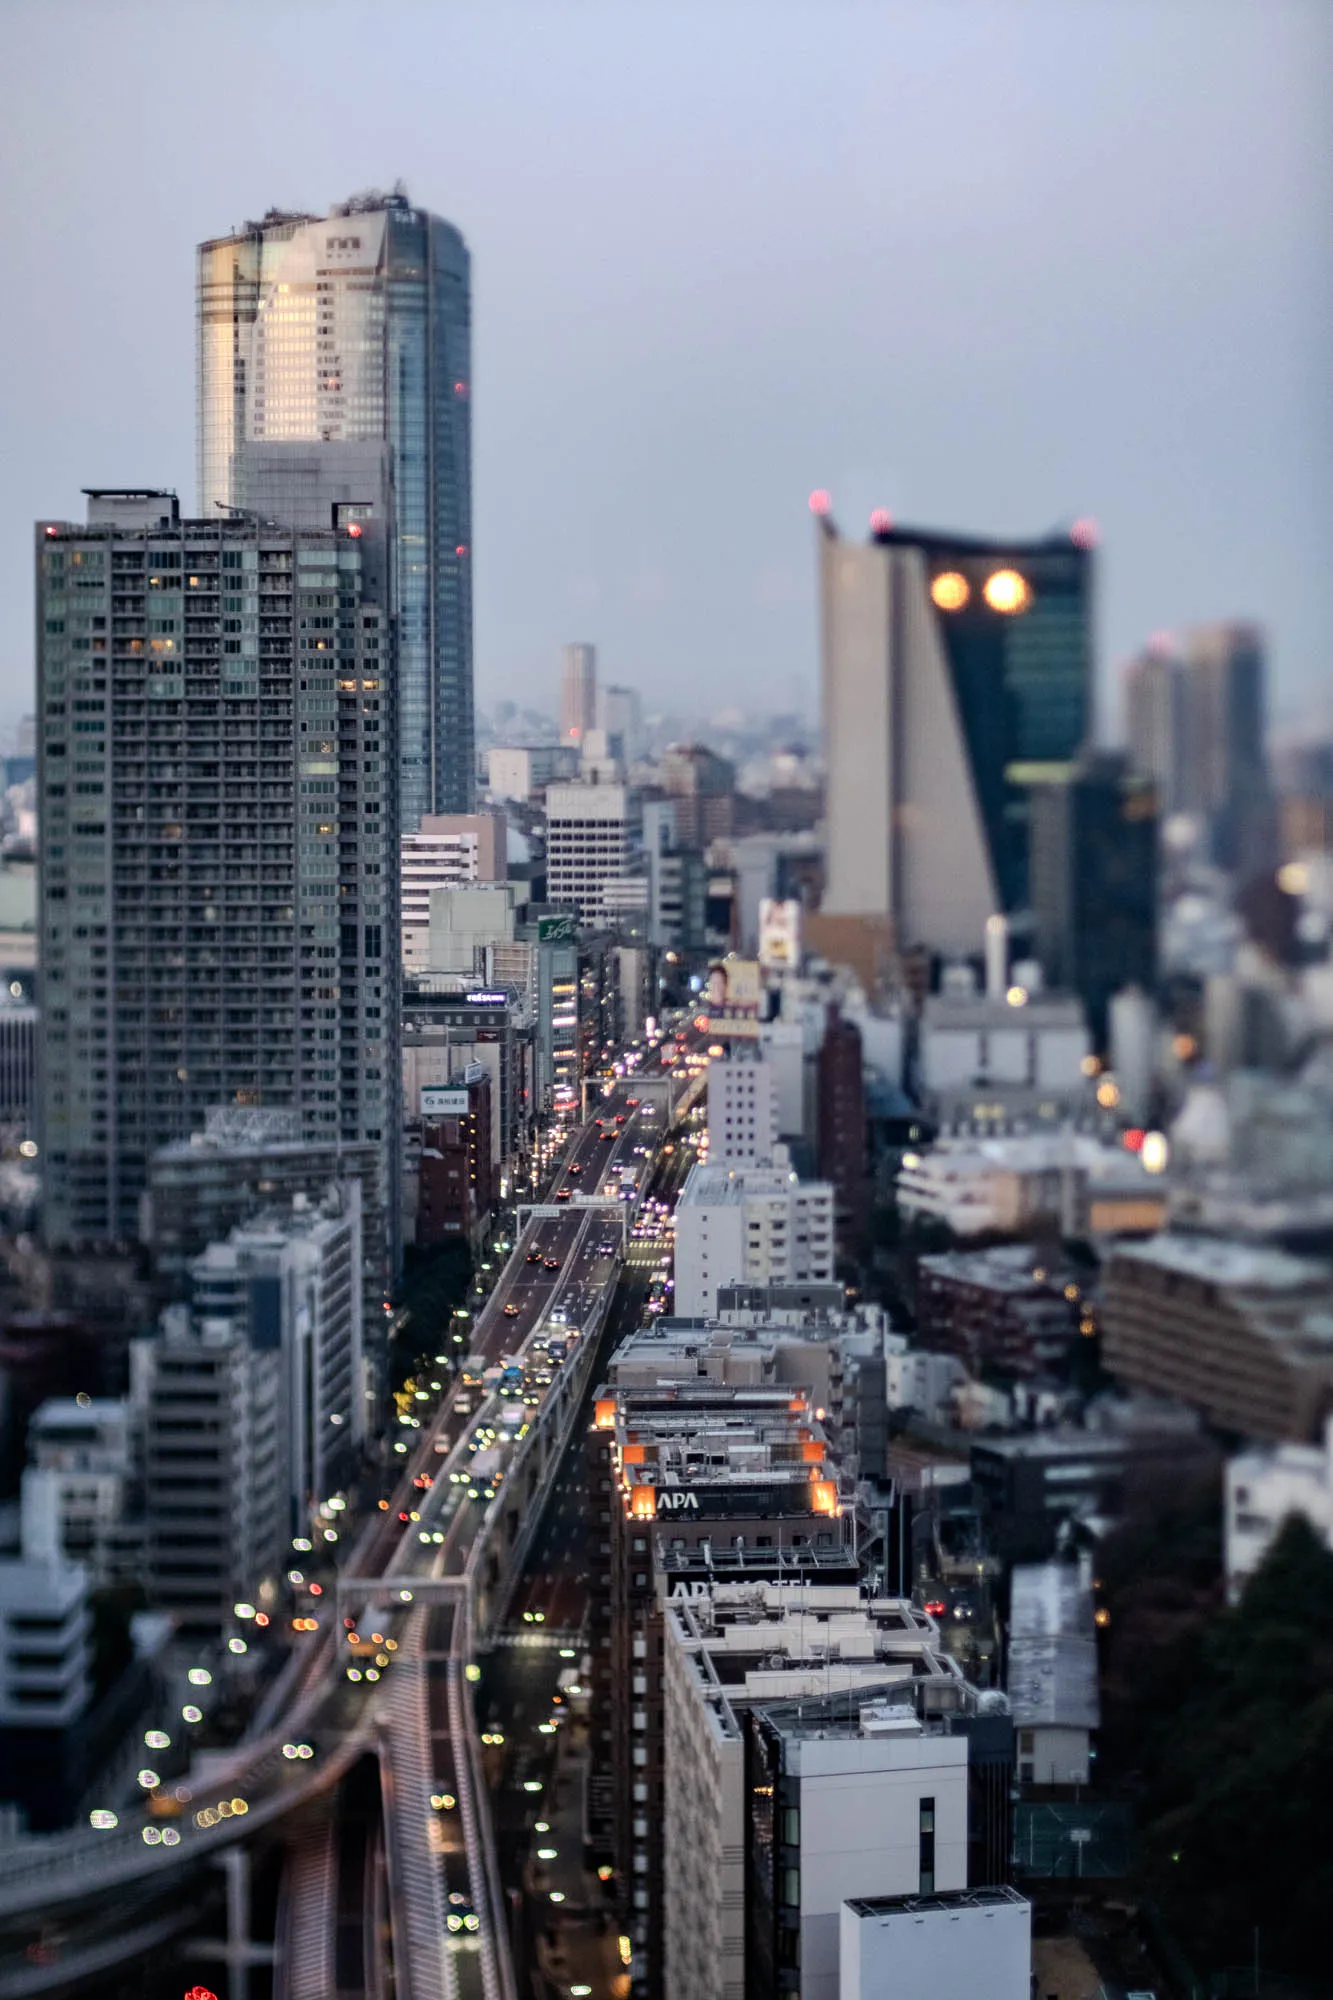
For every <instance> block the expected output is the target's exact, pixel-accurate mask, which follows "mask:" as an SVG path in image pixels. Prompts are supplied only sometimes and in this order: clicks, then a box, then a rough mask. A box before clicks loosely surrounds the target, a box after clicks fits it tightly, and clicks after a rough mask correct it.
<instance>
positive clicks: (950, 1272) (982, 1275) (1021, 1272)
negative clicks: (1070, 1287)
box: [919, 1243, 1081, 1293]
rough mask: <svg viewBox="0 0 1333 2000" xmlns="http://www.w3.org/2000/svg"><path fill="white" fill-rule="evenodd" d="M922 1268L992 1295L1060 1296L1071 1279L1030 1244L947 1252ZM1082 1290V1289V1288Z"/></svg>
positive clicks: (921, 1261)
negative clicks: (1034, 1292) (1036, 1292)
mask: <svg viewBox="0 0 1333 2000" xmlns="http://www.w3.org/2000/svg"><path fill="white" fill-rule="evenodd" d="M919 1267H920V1269H921V1270H923V1271H927V1272H929V1273H930V1274H931V1276H933V1277H938V1278H956V1279H958V1280H959V1281H960V1282H962V1283H964V1284H969V1285H984V1286H985V1287H986V1288H987V1289H988V1290H990V1291H1000V1292H1012V1293H1027V1292H1031V1291H1032V1290H1033V1288H1034V1286H1035V1287H1038V1288H1044V1289H1047V1290H1050V1291H1053V1292H1058V1291H1059V1289H1060V1287H1061V1286H1062V1285H1063V1283H1064V1282H1065V1279H1066V1277H1067V1276H1068V1275H1069V1273H1068V1269H1067V1267H1065V1266H1063V1265H1062V1266H1060V1267H1059V1270H1058V1272H1057V1270H1055V1269H1054V1268H1052V1267H1051V1266H1049V1265H1047V1264H1046V1263H1044V1262H1043V1260H1042V1258H1041V1256H1040V1255H1039V1253H1038V1252H1037V1251H1036V1250H1035V1249H1034V1248H1033V1246H1032V1244H1030V1243H997V1244H994V1245H992V1246H991V1247H990V1248H989V1249H985V1250H945V1251H942V1252H940V1253H939V1254H938V1255H936V1256H931V1257H922V1258H920V1259H919ZM1080 1289H1081V1288H1080Z"/></svg>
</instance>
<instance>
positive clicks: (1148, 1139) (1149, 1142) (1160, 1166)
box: [1139, 1132, 1171, 1174]
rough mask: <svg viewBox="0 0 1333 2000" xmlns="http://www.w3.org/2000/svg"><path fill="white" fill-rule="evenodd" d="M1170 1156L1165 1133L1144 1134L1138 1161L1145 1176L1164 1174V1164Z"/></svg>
mask: <svg viewBox="0 0 1333 2000" xmlns="http://www.w3.org/2000/svg"><path fill="white" fill-rule="evenodd" d="M1170 1156H1171V1148H1170V1145H1169V1144H1168V1142H1167V1137H1166V1134H1165V1132H1145V1133H1144V1135H1143V1144H1142V1145H1141V1146H1140V1147H1139V1161H1140V1164H1141V1165H1142V1167H1143V1171H1144V1172H1145V1173H1146V1174H1161V1173H1165V1172H1166V1163H1167V1161H1168V1159H1169V1158H1170Z"/></svg>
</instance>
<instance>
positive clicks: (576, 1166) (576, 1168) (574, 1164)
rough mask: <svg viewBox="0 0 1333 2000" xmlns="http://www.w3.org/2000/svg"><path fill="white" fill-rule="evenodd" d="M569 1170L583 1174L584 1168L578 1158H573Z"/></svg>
mask: <svg viewBox="0 0 1333 2000" xmlns="http://www.w3.org/2000/svg"><path fill="white" fill-rule="evenodd" d="M569 1171H570V1173H571V1174H581V1173H582V1172H583V1169H582V1167H581V1166H580V1165H579V1163H578V1161H577V1160H571V1161H570V1163H569Z"/></svg>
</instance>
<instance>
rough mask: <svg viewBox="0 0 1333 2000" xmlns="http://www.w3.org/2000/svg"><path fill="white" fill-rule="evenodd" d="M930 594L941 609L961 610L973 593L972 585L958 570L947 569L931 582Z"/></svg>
mask: <svg viewBox="0 0 1333 2000" xmlns="http://www.w3.org/2000/svg"><path fill="white" fill-rule="evenodd" d="M930 594H931V596H932V598H933V599H934V600H935V603H936V604H937V605H938V607H939V609H940V610H941V611H961V610H962V608H963V606H964V605H965V604H966V603H967V600H968V598H969V597H970V596H971V595H972V586H971V584H970V583H969V582H968V580H967V578H966V577H965V576H963V575H962V574H961V573H960V572H959V571H958V570H956V569H946V570H942V571H941V572H940V574H939V575H938V576H937V577H936V578H935V580H934V582H933V583H932V584H931V586H930Z"/></svg>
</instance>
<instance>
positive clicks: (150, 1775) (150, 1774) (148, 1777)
mask: <svg viewBox="0 0 1333 2000" xmlns="http://www.w3.org/2000/svg"><path fill="white" fill-rule="evenodd" d="M161 1782H162V1780H161V1779H160V1778H159V1777H158V1775H157V1772H156V1771H150V1770H147V1769H144V1770H142V1771H140V1773H139V1783H140V1784H141V1785H142V1786H143V1788H144V1790H145V1791H146V1792H155V1791H156V1790H157V1788H158V1786H159V1785H160V1784H161Z"/></svg>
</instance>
